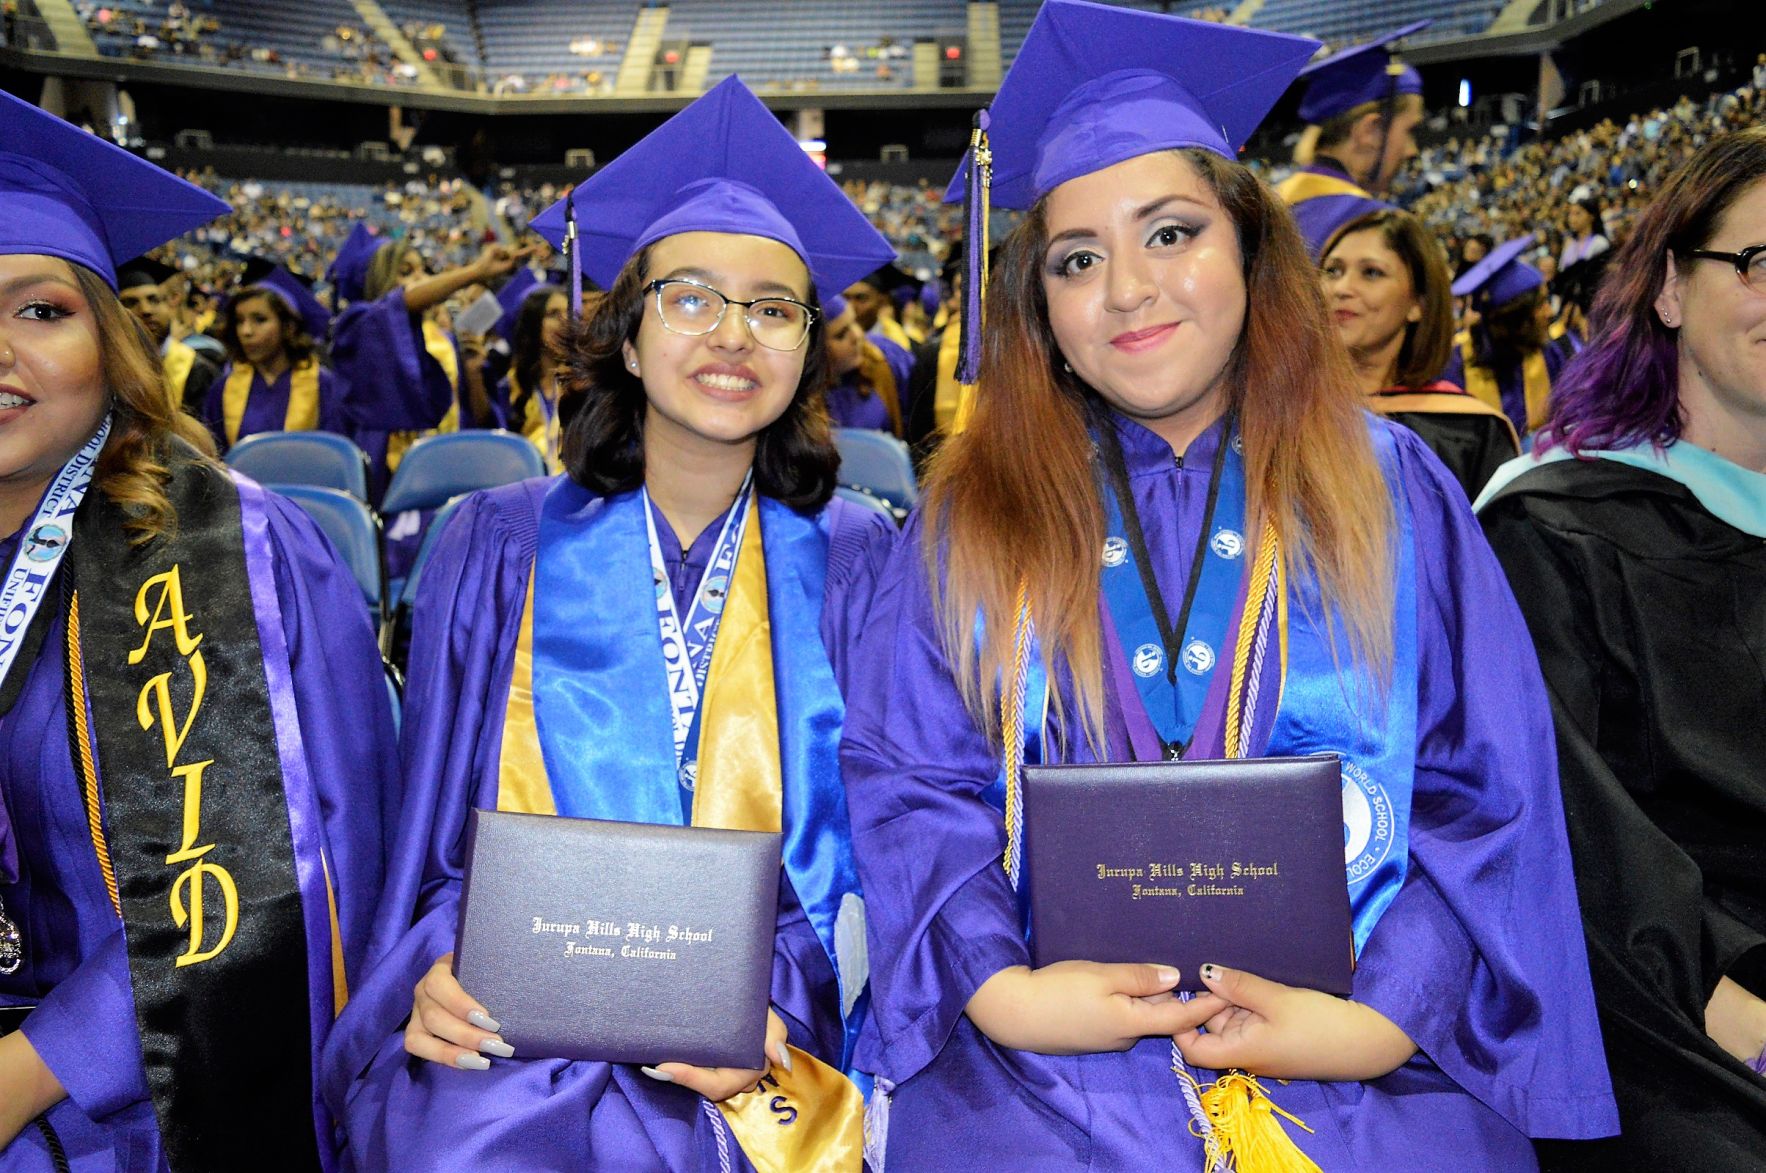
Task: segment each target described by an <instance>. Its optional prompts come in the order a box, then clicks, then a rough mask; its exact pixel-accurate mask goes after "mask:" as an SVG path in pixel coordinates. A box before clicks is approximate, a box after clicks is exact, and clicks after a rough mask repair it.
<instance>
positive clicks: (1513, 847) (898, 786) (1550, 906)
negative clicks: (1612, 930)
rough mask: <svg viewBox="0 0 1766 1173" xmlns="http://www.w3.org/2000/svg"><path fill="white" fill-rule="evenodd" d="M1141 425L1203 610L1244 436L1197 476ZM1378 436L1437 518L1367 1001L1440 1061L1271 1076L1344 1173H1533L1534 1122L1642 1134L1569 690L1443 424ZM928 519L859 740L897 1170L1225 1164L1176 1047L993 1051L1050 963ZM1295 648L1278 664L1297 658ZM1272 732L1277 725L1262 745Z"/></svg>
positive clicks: (1169, 578)
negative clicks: (950, 632) (1454, 461)
mask: <svg viewBox="0 0 1766 1173" xmlns="http://www.w3.org/2000/svg"><path fill="white" fill-rule="evenodd" d="M1117 426H1118V428H1119V431H1120V434H1121V435H1122V439H1123V447H1124V450H1125V456H1126V460H1127V466H1128V470H1129V477H1130V484H1131V486H1132V491H1133V493H1134V497H1135V501H1136V503H1137V506H1138V508H1139V510H1140V511H1141V515H1142V516H1143V517H1144V518H1148V519H1157V520H1156V521H1154V522H1152V523H1151V524H1149V525H1148V526H1147V533H1146V537H1147V543H1148V546H1149V549H1150V554H1151V558H1152V561H1153V564H1154V571H1155V575H1156V577H1157V580H1158V582H1159V583H1160V584H1161V586H1162V587H1163V589H1164V590H1165V592H1166V597H1167V598H1168V599H1176V598H1178V597H1179V596H1180V593H1181V591H1182V590H1183V584H1184V583H1185V581H1186V579H1187V575H1188V562H1189V559H1190V555H1191V552H1192V550H1193V546H1194V534H1195V532H1196V529H1197V528H1198V527H1199V526H1200V524H1201V518H1202V516H1203V512H1204V510H1205V498H1206V496H1207V490H1208V480H1209V471H1210V465H1211V463H1212V454H1213V451H1214V449H1215V446H1216V445H1217V444H1218V443H1219V436H1220V431H1221V426H1220V425H1218V424H1217V425H1215V427H1213V428H1211V429H1209V430H1208V431H1207V432H1205V433H1204V434H1203V435H1202V436H1201V437H1198V439H1197V440H1196V441H1195V443H1194V444H1192V445H1191V448H1190V450H1189V451H1188V452H1187V453H1185V455H1184V459H1183V460H1182V462H1181V465H1180V464H1178V463H1176V462H1174V461H1173V459H1172V453H1171V449H1170V447H1169V446H1168V445H1166V444H1165V442H1164V441H1163V440H1161V439H1159V438H1158V437H1157V436H1155V435H1153V434H1152V433H1151V432H1149V431H1147V430H1145V429H1144V428H1141V427H1140V426H1138V425H1135V424H1132V423H1128V422H1127V421H1118V425H1117ZM1370 426H1372V427H1374V428H1376V429H1381V430H1384V431H1386V432H1388V433H1389V434H1390V442H1391V444H1392V445H1393V446H1394V447H1395V448H1396V452H1397V465H1398V471H1399V474H1400V483H1399V484H1398V485H1397V486H1395V491H1396V492H1402V493H1403V494H1405V496H1406V498H1407V499H1408V504H1409V508H1410V511H1411V514H1412V515H1413V518H1414V521H1413V525H1414V540H1415V549H1416V558H1415V565H1416V567H1417V575H1418V578H1419V581H1418V583H1417V586H1416V591H1415V597H1416V599H1417V606H1418V612H1419V613H1418V616H1417V620H1418V622H1417V633H1418V634H1417V639H1418V645H1419V646H1418V664H1419V669H1418V672H1419V677H1418V691H1419V696H1418V698H1417V701H1418V708H1417V746H1416V771H1415V782H1414V791H1413V798H1412V810H1411V822H1410V830H1409V836H1410V838H1409V867H1408V870H1407V872H1406V876H1405V879H1404V881H1403V886H1402V888H1401V889H1400V890H1399V891H1398V893H1397V895H1396V897H1395V899H1394V900H1393V902H1392V904H1391V905H1390V906H1389V907H1388V908H1387V909H1386V911H1385V913H1384V915H1383V916H1382V917H1381V918H1380V920H1379V921H1378V923H1377V924H1376V925H1375V926H1374V928H1373V931H1372V935H1371V936H1370V937H1369V938H1368V940H1367V943H1366V946H1365V948H1364V949H1363V951H1362V953H1361V956H1360V960H1359V964H1358V967H1357V969H1356V972H1355V977H1354V998H1355V1000H1356V1001H1359V1002H1363V1003H1365V1004H1367V1005H1369V1006H1371V1007H1373V1008H1374V1009H1376V1010H1378V1011H1380V1012H1381V1013H1382V1014H1384V1015H1385V1016H1386V1017H1387V1018H1389V1019H1391V1020H1392V1021H1393V1022H1394V1023H1396V1024H1397V1025H1398V1026H1400V1027H1401V1028H1402V1029H1403V1030H1404V1031H1405V1032H1406V1033H1407V1034H1408V1035H1409V1036H1410V1037H1411V1038H1412V1039H1414V1040H1415V1041H1416V1043H1417V1045H1418V1047H1419V1048H1420V1050H1419V1053H1418V1054H1417V1055H1416V1056H1415V1057H1414V1058H1413V1059H1411V1060H1410V1061H1409V1062H1407V1063H1406V1064H1404V1066H1402V1067H1401V1068H1399V1069H1398V1070H1397V1071H1394V1072H1392V1073H1391V1074H1390V1075H1387V1076H1385V1077H1383V1078H1381V1079H1377V1080H1372V1081H1369V1082H1366V1083H1357V1084H1327V1083H1308V1082H1293V1083H1288V1084H1277V1083H1274V1082H1271V1084H1270V1094H1271V1096H1272V1098H1273V1099H1274V1100H1275V1102H1276V1103H1277V1104H1279V1105H1280V1106H1281V1107H1282V1108H1284V1109H1285V1110H1287V1111H1289V1112H1292V1113H1294V1114H1295V1115H1297V1116H1299V1117H1300V1118H1301V1119H1302V1120H1304V1121H1305V1122H1306V1123H1307V1124H1308V1125H1309V1126H1311V1127H1312V1128H1313V1129H1314V1130H1315V1131H1314V1132H1313V1133H1311V1134H1307V1133H1304V1132H1301V1131H1299V1130H1298V1129H1296V1128H1293V1127H1291V1126H1290V1127H1289V1128H1288V1132H1289V1135H1290V1136H1292V1137H1293V1138H1294V1140H1295V1141H1296V1142H1297V1143H1298V1144H1299V1146H1300V1147H1301V1149H1303V1150H1305V1151H1306V1152H1307V1153H1308V1154H1309V1155H1310V1156H1311V1157H1312V1158H1313V1159H1314V1160H1315V1161H1317V1162H1318V1163H1319V1164H1320V1165H1321V1166H1322V1167H1323V1168H1325V1169H1327V1170H1331V1171H1333V1173H1335V1171H1338V1170H1347V1169H1364V1168H1365V1169H1406V1170H1436V1169H1438V1170H1443V1171H1449V1170H1451V1171H1453V1173H1461V1171H1463V1170H1467V1169H1490V1170H1495V1169H1502V1170H1513V1169H1525V1168H1530V1167H1532V1165H1533V1153H1532V1147H1531V1144H1530V1142H1529V1141H1528V1139H1527V1134H1529V1133H1532V1134H1539V1135H1553V1136H1583V1135H1602V1134H1605V1133H1610V1132H1611V1131H1612V1130H1613V1128H1614V1126H1615V1118H1614V1112H1613V1105H1612V1097H1611V1092H1610V1090H1609V1088H1608V1084H1607V1080H1606V1076H1605V1072H1604V1065H1603V1062H1602V1058H1601V1050H1600V1038H1599V1034H1598V1031H1597V1028H1596V1025H1595V1018H1594V1009H1593V1000H1592V996H1591V993H1590V989H1589V983H1588V977H1587V965H1586V961H1585V960H1584V958H1583V950H1582V943H1581V941H1580V940H1579V937H1578V933H1577V931H1576V909H1575V901H1574V897H1573V892H1574V888H1573V883H1572V879H1571V876H1570V871H1569V866H1568V863H1567V861H1566V859H1565V854H1566V853H1565V851H1564V830H1563V816H1562V811H1561V807H1560V805H1559V801H1558V796H1557V788H1556V786H1555V785H1554V784H1553V782H1552V744H1551V731H1550V728H1549V726H1548V725H1547V723H1546V720H1545V716H1544V707H1543V701H1544V691H1543V687H1542V685H1541V682H1540V679H1539V674H1538V670H1537V668H1536V667H1535V666H1534V660H1533V657H1532V652H1531V650H1530V646H1529V643H1528V640H1527V635H1526V630H1525V627H1524V626H1523V624H1522V621H1521V619H1520V615H1519V614H1518V612H1517V611H1516V608H1515V605H1514V602H1513V600H1512V598H1511V596H1510V595H1509V593H1508V591H1507V589H1506V586H1505V584H1504V582H1503V580H1502V574H1501V570H1500V569H1499V568H1498V567H1497V565H1496V563H1495V561H1494V559H1492V558H1491V556H1490V552H1489V549H1488V547H1487V546H1486V545H1485V544H1484V542H1483V539H1482V536H1481V535H1480V534H1479V532H1478V529H1477V523H1476V522H1475V521H1474V520H1473V518H1472V515H1471V511H1470V508H1469V506H1468V504H1467V502H1466V500H1465V497H1464V494H1463V492H1462V491H1461V490H1460V488H1459V487H1458V485H1457V484H1455V483H1454V482H1453V481H1452V480H1451V479H1450V478H1449V477H1448V475H1447V474H1446V472H1445V470H1443V469H1442V467H1441V465H1440V463H1439V462H1438V461H1437V460H1436V459H1435V458H1434V457H1433V456H1432V455H1431V454H1430V453H1429V452H1428V451H1427V450H1426V449H1425V448H1424V447H1423V445H1422V442H1421V440H1420V439H1418V438H1417V437H1415V436H1414V435H1412V434H1411V433H1409V432H1406V431H1404V430H1403V429H1400V428H1397V427H1396V426H1395V425H1392V424H1389V423H1384V422H1380V421H1375V420H1373V419H1372V417H1370ZM919 524H920V520H919V518H918V517H916V518H915V519H912V520H910V523H909V526H908V530H907V531H906V532H904V535H903V537H902V540H901V541H900V542H899V543H898V544H897V546H896V552H895V554H894V556H893V558H892V560H891V562H890V564H889V566H888V567H887V568H886V569H885V571H884V573H883V575H882V577H881V578H880V579H879V582H878V588H877V596H876V601H875V603H874V604H873V609H872V614H871V617H870V621H869V622H868V623H867V625H866V631H865V635H864V637H863V639H862V640H861V642H860V646H859V649H858V661H857V662H858V666H859V668H858V672H857V675H856V679H855V682H854V684H853V686H852V688H851V689H850V691H849V694H848V697H849V699H848V715H847V725H846V732H845V741H844V744H843V746H842V755H841V761H842V772H843V774H844V776H845V778H846V784H847V794H848V802H849V805H850V808H851V811H852V819H853V835H854V843H855V850H856V854H857V859H858V864H859V875H860V881H861V882H862V883H863V884H864V886H865V890H866V892H867V893H868V894H869V897H868V902H867V915H868V920H869V926H870V953H871V960H872V971H871V983H872V1002H871V1015H870V1017H869V1019H868V1020H867V1024H866V1028H865V1032H864V1035H863V1036H862V1038H861V1041H860V1047H859V1054H858V1058H857V1060H856V1063H857V1066H858V1067H859V1069H860V1070H863V1071H867V1072H872V1073H875V1074H876V1075H877V1076H878V1078H879V1086H883V1081H887V1083H889V1084H893V1085H895V1090H894V1094H893V1096H892V1097H891V1098H890V1101H889V1107H888V1113H887V1117H888V1119H887V1142H888V1147H887V1151H886V1154H885V1156H886V1163H887V1168H888V1169H891V1170H918V1169H934V1168H935V1169H940V1170H965V1169H975V1170H982V1169H1001V1168H1010V1169H1025V1170H1050V1171H1054V1170H1062V1171H1071V1170H1077V1169H1097V1170H1131V1169H1133V1170H1139V1169H1154V1168H1173V1169H1200V1168H1201V1167H1202V1149H1201V1142H1200V1141H1199V1140H1197V1139H1196V1138H1195V1137H1194V1136H1192V1135H1191V1133H1190V1131H1189V1130H1188V1128H1187V1126H1186V1123H1187V1121H1188V1119H1189V1115H1188V1110H1187V1109H1186V1106H1185V1103H1184V1099H1183V1095H1182V1091H1181V1085H1180V1084H1179V1082H1178V1080H1177V1079H1176V1077H1174V1075H1173V1074H1172V1071H1171V1040H1170V1039H1168V1038H1151V1039H1144V1040H1142V1041H1141V1042H1140V1043H1138V1044H1137V1045H1136V1046H1134V1047H1133V1048H1131V1049H1130V1050H1128V1051H1127V1052H1124V1053H1120V1054H1115V1053H1112V1054H1090V1055H1078V1056H1066V1057H1061V1056H1047V1055H1038V1054H1032V1053H1029V1052H1024V1051H1015V1050H1011V1049H1008V1048H1004V1047H1000V1046H998V1045H996V1044H994V1043H993V1042H992V1041H991V1040H989V1039H987V1038H986V1037H985V1036H984V1035H982V1034H981V1032H980V1031H978V1030H977V1029H976V1028H975V1027H974V1026H973V1025H972V1024H971V1023H970V1022H969V1020H968V1018H967V1017H966V1016H965V1014H964V1007H965V1006H966V1005H967V1003H968V1001H969V999H970V997H971V996H972V995H973V994H974V992H975V991H976V990H977V989H978V988H979V987H980V986H981V984H982V983H983V982H985V981H986V980H987V979H988V978H989V977H991V976H992V975H993V974H995V973H997V972H999V971H1000V970H1002V969H1005V968H1007V967H1010V966H1016V965H1028V964H1029V962H1030V953H1029V948H1028V945H1027V943H1026V941H1025V928H1024V925H1023V924H1022V923H1021V920H1020V916H1019V911H1018V905H1017V896H1016V894H1015V893H1014V892H1013V891H1012V889H1011V887H1010V886H1009V884H1008V881H1007V879H1006V876H1005V873H1004V871H1003V869H1002V868H1001V866H1000V860H1001V853H1002V851H1003V849H1004V846H1005V830H1004V826H1003V821H1002V819H1001V817H1000V814H999V812H998V810H997V809H996V808H995V807H994V806H993V805H991V804H990V803H989V802H988V801H986V799H985V798H984V797H983V795H984V792H985V791H987V790H988V789H989V788H990V787H991V786H992V785H993V784H994V782H995V779H996V776H997V773H998V769H999V763H998V755H997V753H996V751H994V750H993V749H991V748H990V747H989V746H988V744H987V743H986V741H985V740H984V739H983V737H982V735H981V734H980V733H979V732H978V731H977V729H976V727H975V725H974V724H973V722H972V721H971V720H970V718H969V716H968V715H967V713H966V711H965V709H964V706H963V703H962V700H961V698H960V696H959V694H958V691H957V688H956V685H955V683H954V682H953V679H952V673H951V669H950V666H949V665H948V663H947V662H946V659H945V656H944V653H943V651H942V648H941V640H940V635H939V630H940V629H939V625H938V620H937V616H936V612H935V610H934V601H933V599H932V597H931V595H930V588H929V585H928V575H927V570H926V567H925V565H924V563H923V559H922V545H921V542H920V540H919V539H920V534H919V533H918V532H916V531H917V530H918V527H919ZM1114 654H1119V652H1118V653H1114ZM1277 659H1278V657H1274V656H1271V657H1269V658H1268V661H1267V662H1266V663H1267V664H1268V665H1270V668H1269V670H1270V671H1272V672H1273V671H1276V670H1277V669H1276V668H1274V667H1273V665H1274V663H1275V661H1276V660H1277ZM1121 671H1123V672H1126V668H1123V669H1121ZM1111 675H1112V674H1111V673H1109V672H1106V680H1107V682H1108V681H1109V680H1110V678H1111ZM1130 679H1132V678H1130ZM1275 687H1277V685H1276V684H1275V682H1274V681H1273V679H1272V680H1269V681H1268V682H1267V683H1266V685H1265V689H1266V691H1268V690H1273V689H1274V688H1275ZM1269 694H1270V695H1274V693H1273V691H1270V692H1269ZM1330 700H1331V701H1332V703H1336V702H1337V700H1338V698H1337V696H1336V694H1335V693H1334V692H1333V693H1332V695H1331V697H1330ZM1125 703H1126V704H1139V698H1138V696H1130V697H1127V698H1124V697H1123V696H1122V695H1121V694H1120V693H1118V692H1117V691H1116V690H1115V689H1114V688H1113V687H1111V688H1108V689H1107V698H1106V714H1105V716H1106V734H1107V744H1108V745H1109V746H1111V747H1114V748H1115V750H1116V752H1115V754H1114V755H1112V756H1114V757H1117V758H1124V757H1126V753H1125V750H1126V746H1127V744H1128V732H1127V719H1126V716H1125V714H1126V713H1127V712H1128V710H1127V709H1126V708H1125ZM1286 703H1289V702H1288V701H1286V700H1285V701H1284V704H1286ZM1143 719H1144V718H1143ZM1268 732H1269V731H1268V729H1267V728H1263V727H1261V725H1260V726H1259V727H1254V728H1253V729H1252V731H1251V748H1252V752H1254V753H1256V752H1261V749H1262V746H1263V745H1264V744H1266V743H1267V739H1268ZM1068 740H1069V741H1070V742H1072V741H1078V742H1079V743H1083V741H1084V739H1083V738H1077V739H1075V738H1069V739H1068ZM1216 740H1218V734H1216ZM1199 741H1200V739H1199ZM1201 752H1202V751H1201V750H1200V749H1199V750H1198V753H1201ZM1081 756H1082V757H1083V755H1081ZM1148 960H1149V961H1156V960H1158V959H1157V958H1149V959H1148ZM1203 1078H1204V1079H1211V1078H1213V1073H1203Z"/></svg>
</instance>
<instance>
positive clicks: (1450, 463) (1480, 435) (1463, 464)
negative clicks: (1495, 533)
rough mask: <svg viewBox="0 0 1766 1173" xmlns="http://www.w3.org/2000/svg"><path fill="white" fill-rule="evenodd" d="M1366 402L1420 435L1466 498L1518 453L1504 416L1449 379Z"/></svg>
mask: <svg viewBox="0 0 1766 1173" xmlns="http://www.w3.org/2000/svg"><path fill="white" fill-rule="evenodd" d="M1368 406H1369V407H1371V408H1372V409H1373V410H1375V411H1377V412H1379V413H1380V414H1381V415H1383V416H1385V417H1386V418H1387V419H1389V420H1392V421H1394V422H1396V423H1400V424H1403V425H1404V426H1405V427H1407V428H1409V429H1410V430H1411V431H1413V432H1415V433H1416V434H1417V435H1419V436H1421V437H1422V438H1423V442H1424V443H1425V444H1427V445H1428V446H1429V450H1430V451H1431V452H1433V453H1434V454H1435V455H1436V456H1439V457H1440V458H1441V463H1442V464H1445V465H1446V466H1447V471H1449V472H1451V473H1452V474H1453V479H1454V480H1456V481H1458V482H1459V483H1460V487H1461V488H1463V489H1465V491H1466V499H1467V500H1469V501H1476V500H1477V499H1478V494H1479V493H1480V492H1482V491H1483V489H1484V486H1485V485H1486V484H1487V483H1488V482H1489V480H1490V478H1491V477H1492V476H1494V475H1495V474H1496V470H1497V469H1499V468H1501V467H1502V466H1503V465H1504V464H1506V463H1507V462H1508V461H1510V460H1513V459H1514V458H1515V457H1517V456H1519V455H1520V454H1521V445H1520V442H1519V441H1518V440H1517V439H1516V438H1515V428H1514V425H1513V424H1511V423H1509V420H1508V417H1507V416H1506V415H1503V414H1502V413H1501V412H1499V411H1497V410H1496V409H1494V408H1492V407H1490V406H1489V405H1487V404H1486V403H1484V401H1483V400H1481V399H1478V398H1476V397H1475V396H1472V395H1468V394H1466V393H1465V392H1464V391H1461V390H1460V389H1459V388H1458V387H1456V386H1454V385H1453V384H1451V383H1436V384H1433V385H1432V386H1429V387H1422V388H1409V387H1394V388H1392V389H1391V390H1389V391H1381V392H1378V393H1377V394H1374V395H1371V396H1369V397H1368Z"/></svg>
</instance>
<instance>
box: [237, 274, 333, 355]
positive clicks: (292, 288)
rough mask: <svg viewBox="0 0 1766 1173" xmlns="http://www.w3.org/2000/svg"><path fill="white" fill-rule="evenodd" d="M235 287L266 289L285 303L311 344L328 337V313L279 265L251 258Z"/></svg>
mask: <svg viewBox="0 0 1766 1173" xmlns="http://www.w3.org/2000/svg"><path fill="white" fill-rule="evenodd" d="M239 283H240V286H241V287H244V286H247V285H256V286H259V287H260V288H264V289H269V290H270V291H271V292H273V293H275V294H276V295H277V296H278V297H280V298H281V299H282V300H283V301H285V302H287V303H288V308H289V309H291V310H293V311H294V313H295V316H296V317H298V318H299V319H300V321H301V327H302V328H303V329H305V330H306V332H307V334H308V336H309V337H311V338H312V339H313V340H314V341H315V342H323V341H325V339H326V337H327V336H328V335H330V333H331V311H330V310H327V309H326V308H325V306H324V305H323V304H322V303H321V302H320V301H319V299H318V298H317V297H314V296H313V291H312V289H311V288H309V287H308V286H307V284H306V282H304V281H302V280H301V279H300V278H299V277H296V276H295V275H294V274H293V273H290V272H289V271H288V270H287V269H284V268H283V267H282V266H281V265H278V264H276V263H275V262H274V261H269V260H266V259H264V258H263V257H252V258H250V259H249V260H247V261H246V262H245V273H244V274H243V275H242V276H241V277H240V282H239ZM234 296H235V297H237V296H238V294H237V293H235V294H234Z"/></svg>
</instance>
